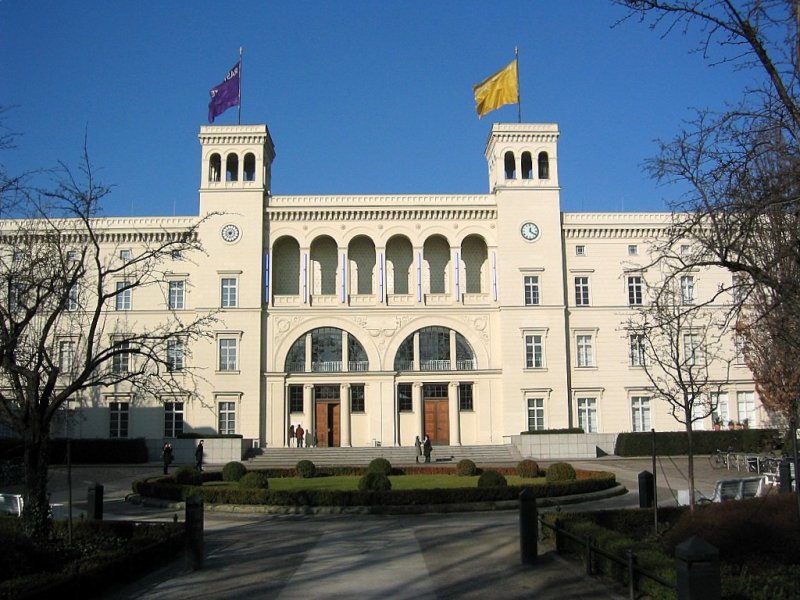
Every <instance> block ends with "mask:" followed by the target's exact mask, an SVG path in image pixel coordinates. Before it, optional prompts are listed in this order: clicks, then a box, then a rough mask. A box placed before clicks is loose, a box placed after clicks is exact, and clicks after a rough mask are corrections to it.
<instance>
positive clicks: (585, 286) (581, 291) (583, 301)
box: [575, 276, 589, 306]
mask: <svg viewBox="0 0 800 600" xmlns="http://www.w3.org/2000/svg"><path fill="white" fill-rule="evenodd" d="M575 306H589V278H588V277H585V276H581V277H576V278H575Z"/></svg>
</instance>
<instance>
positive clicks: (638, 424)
mask: <svg viewBox="0 0 800 600" xmlns="http://www.w3.org/2000/svg"><path fill="white" fill-rule="evenodd" d="M631 423H632V424H633V430H634V431H650V429H651V427H652V426H651V424H650V396H633V397H632V398H631Z"/></svg>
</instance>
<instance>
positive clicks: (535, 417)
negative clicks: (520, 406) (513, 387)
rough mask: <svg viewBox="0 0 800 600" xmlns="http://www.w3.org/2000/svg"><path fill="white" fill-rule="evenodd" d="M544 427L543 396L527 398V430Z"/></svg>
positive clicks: (537, 429) (539, 429)
mask: <svg viewBox="0 0 800 600" xmlns="http://www.w3.org/2000/svg"><path fill="white" fill-rule="evenodd" d="M543 429H544V398H528V431H541V430H543Z"/></svg>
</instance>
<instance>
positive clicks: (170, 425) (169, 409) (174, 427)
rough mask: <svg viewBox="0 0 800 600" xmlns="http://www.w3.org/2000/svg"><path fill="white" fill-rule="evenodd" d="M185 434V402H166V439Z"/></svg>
mask: <svg viewBox="0 0 800 600" xmlns="http://www.w3.org/2000/svg"><path fill="white" fill-rule="evenodd" d="M182 433H183V402H164V437H168V438H174V437H178V436H179V435H181V434H182Z"/></svg>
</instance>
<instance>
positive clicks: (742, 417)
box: [736, 392, 756, 427]
mask: <svg viewBox="0 0 800 600" xmlns="http://www.w3.org/2000/svg"><path fill="white" fill-rule="evenodd" d="M736 409H737V410H738V411H739V423H741V424H742V425H744V424H745V422H746V423H747V424H748V425H749V426H751V427H752V426H753V425H754V424H755V421H754V417H755V416H756V399H755V394H754V393H753V392H736Z"/></svg>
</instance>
